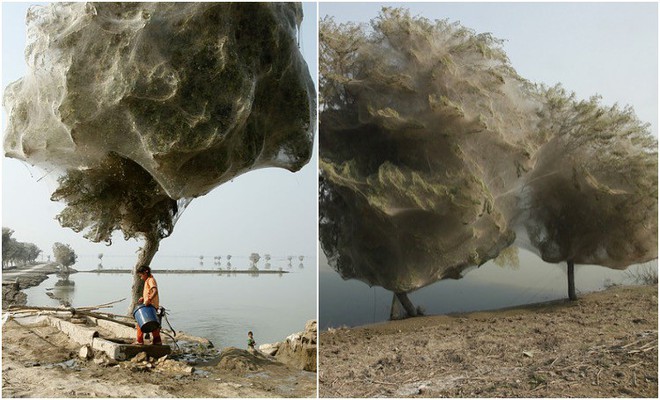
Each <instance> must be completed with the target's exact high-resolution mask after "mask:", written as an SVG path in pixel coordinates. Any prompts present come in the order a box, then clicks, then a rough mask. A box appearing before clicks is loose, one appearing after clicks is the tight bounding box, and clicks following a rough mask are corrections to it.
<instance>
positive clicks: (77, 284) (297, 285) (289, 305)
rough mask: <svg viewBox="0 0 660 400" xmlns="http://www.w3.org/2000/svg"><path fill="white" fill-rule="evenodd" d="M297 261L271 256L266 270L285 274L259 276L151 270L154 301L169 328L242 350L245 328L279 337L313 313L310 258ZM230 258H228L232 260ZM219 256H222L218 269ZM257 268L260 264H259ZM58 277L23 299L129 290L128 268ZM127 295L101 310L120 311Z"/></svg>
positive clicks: (266, 338) (117, 263)
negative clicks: (65, 281)
mask: <svg viewBox="0 0 660 400" xmlns="http://www.w3.org/2000/svg"><path fill="white" fill-rule="evenodd" d="M245 259H246V260H247V258H245ZM311 259H312V258H311V257H310V258H309V260H310V261H307V262H306V263H305V264H303V265H302V267H301V263H300V261H299V260H298V259H295V260H294V261H292V265H291V267H289V266H288V261H287V260H286V259H274V260H271V264H272V266H271V269H274V270H278V269H279V268H280V267H281V268H282V269H283V270H284V271H289V273H284V274H260V275H259V276H251V275H247V274H203V275H199V274H157V273H155V274H154V276H155V277H156V280H157V282H158V287H159V291H160V302H161V305H162V306H163V307H165V308H167V309H168V310H169V317H168V318H169V321H170V322H171V323H172V326H173V327H174V329H175V330H177V331H179V330H182V331H185V332H187V333H189V334H192V335H196V336H202V337H206V338H209V339H210V340H211V341H212V342H213V343H214V345H215V346H216V347H218V348H222V347H226V346H234V347H239V348H245V347H246V343H247V332H248V331H250V330H251V331H253V332H254V336H255V340H256V341H257V344H264V343H273V342H277V341H281V340H282V339H284V338H285V337H287V336H288V335H290V334H291V333H294V332H299V331H302V330H303V328H304V327H305V322H307V321H308V320H310V319H315V318H316V268H314V266H315V262H313V261H311ZM133 260H134V258H131V257H104V258H103V267H104V268H120V267H124V268H129V266H130V265H131V263H132V262H133ZM232 261H234V259H232ZM97 264H98V259H97V260H93V259H92V258H91V257H88V258H87V259H85V258H83V257H81V259H79V262H78V263H77V264H76V265H75V266H74V268H76V269H78V270H79V271H83V270H90V269H93V268H88V266H92V265H93V266H94V267H96V266H97ZM232 264H233V265H234V266H236V267H238V269H246V268H247V262H245V263H243V262H241V258H240V257H238V260H237V261H236V262H232ZM153 265H154V268H155V269H157V268H163V269H166V268H167V269H174V268H176V269H202V268H205V269H213V268H217V267H216V266H214V262H213V257H211V260H210V262H208V261H206V262H205V265H204V266H200V265H199V259H193V258H190V257H188V258H184V257H180V258H172V259H171V260H170V263H169V264H166V265H164V264H158V265H164V266H163V267H160V266H156V265H157V264H153ZM225 267H226V261H225V262H223V268H225ZM259 268H262V269H263V268H264V262H263V261H261V262H260V263H259ZM60 280H61V279H60V278H58V277H57V276H55V275H50V276H49V278H48V279H47V280H45V281H44V282H43V283H42V284H41V285H39V286H35V287H32V288H29V289H26V290H25V292H26V294H27V296H28V304H30V305H40V306H58V305H59V302H58V301H57V300H54V299H51V298H50V297H48V296H47V295H46V292H47V291H46V289H47V288H53V289H52V293H53V294H54V295H55V296H56V297H60V298H64V299H67V301H69V302H70V303H71V305H72V306H73V307H80V306H89V305H97V304H102V303H106V302H110V301H114V300H119V299H121V298H124V297H128V296H129V292H130V288H131V284H132V277H131V275H130V274H98V273H94V272H91V273H89V272H79V273H76V274H71V275H70V277H69V280H70V281H71V282H73V283H74V285H73V286H61V284H60V285H56V284H57V282H58V281H60ZM129 303H130V301H129V299H127V300H125V301H123V302H121V303H119V304H116V305H114V306H113V307H112V308H109V309H104V311H107V312H111V313H116V314H126V313H127V311H128V307H129Z"/></svg>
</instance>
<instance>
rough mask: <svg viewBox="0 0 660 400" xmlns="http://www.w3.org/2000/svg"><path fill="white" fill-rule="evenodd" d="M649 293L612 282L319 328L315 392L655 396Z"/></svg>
mask: <svg viewBox="0 0 660 400" xmlns="http://www.w3.org/2000/svg"><path fill="white" fill-rule="evenodd" d="M615 295H618V297H616V296H615ZM653 296H657V286H638V287H617V288H611V289H609V290H607V291H604V292H599V293H592V294H588V295H584V296H583V297H581V298H580V300H579V306H576V305H574V304H572V303H569V302H564V301H558V302H553V303H549V304H545V305H538V306H527V307H521V308H517V309H507V310H501V311H489V312H477V313H470V314H463V315H461V316H460V317H459V318H456V316H435V317H422V318H412V319H408V320H404V321H393V322H389V323H385V324H378V325H372V326H367V327H361V328H351V329H341V330H339V329H338V330H333V332H321V337H320V340H321V343H323V345H322V346H321V347H320V353H319V357H320V364H319V369H320V371H321V374H320V376H319V393H320V396H321V397H417V396H421V397H620V396H626V397H629V396H636V397H657V393H658V378H657V368H658V351H657V345H658V341H657V340H658V332H657V323H658V316H657V314H656V313H655V312H654V309H651V308H649V302H650V301H651V298H652V297H653ZM596 310H597V312H596ZM633 316H634V317H633ZM641 317H643V320H644V321H642V322H639V321H638V322H634V321H633V320H634V319H635V318H641ZM578 321H580V322H581V323H578ZM614 322H617V323H616V324H615V323H614ZM367 335H368V336H369V337H370V338H371V340H364V338H365V337H366V336H367ZM423 342H426V343H425V344H424V346H423V347H422V346H421V343H423ZM373 343H379V346H374V345H373ZM395 348H396V351H394V350H393V349H395ZM526 353H528V354H526Z"/></svg>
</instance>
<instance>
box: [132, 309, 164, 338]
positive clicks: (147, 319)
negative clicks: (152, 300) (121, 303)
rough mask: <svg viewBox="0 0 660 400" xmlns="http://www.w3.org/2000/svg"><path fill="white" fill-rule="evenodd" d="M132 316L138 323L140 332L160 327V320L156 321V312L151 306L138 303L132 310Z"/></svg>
mask: <svg viewBox="0 0 660 400" xmlns="http://www.w3.org/2000/svg"><path fill="white" fill-rule="evenodd" d="M133 317H135V320H136V321H137V323H138V326H139V327H140V329H141V330H142V332H145V333H146V332H153V331H154V330H156V329H158V328H160V321H158V314H157V313H156V309H155V308H154V307H153V306H145V305H144V304H138V306H137V307H135V310H133Z"/></svg>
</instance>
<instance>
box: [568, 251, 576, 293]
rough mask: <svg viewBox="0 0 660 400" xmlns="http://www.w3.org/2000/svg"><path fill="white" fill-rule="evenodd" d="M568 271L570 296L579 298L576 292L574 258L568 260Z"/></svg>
mask: <svg viewBox="0 0 660 400" xmlns="http://www.w3.org/2000/svg"><path fill="white" fill-rule="evenodd" d="M566 266H567V271H568V298H569V299H570V300H573V301H575V300H577V295H576V294H575V265H574V264H573V260H568V261H566Z"/></svg>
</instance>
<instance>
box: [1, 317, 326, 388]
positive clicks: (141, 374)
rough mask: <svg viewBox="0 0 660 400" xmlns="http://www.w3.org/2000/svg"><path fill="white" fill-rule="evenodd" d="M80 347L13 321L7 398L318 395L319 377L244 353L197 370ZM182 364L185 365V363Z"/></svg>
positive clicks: (7, 340)
mask: <svg viewBox="0 0 660 400" xmlns="http://www.w3.org/2000/svg"><path fill="white" fill-rule="evenodd" d="M80 347H81V346H80V345H77V344H75V343H74V342H72V341H70V340H69V338H68V336H66V335H65V334H63V333H61V332H60V331H59V330H57V329H55V328H53V327H50V326H48V327H46V326H28V325H26V324H19V323H18V322H16V321H15V320H12V319H9V320H8V321H6V322H5V323H4V324H3V327H2V396H3V397H56V398H61V397H141V398H159V397H161V398H165V397H198V398H215V397H316V374H314V373H310V372H305V371H299V370H295V369H292V368H290V367H287V366H285V365H283V364H281V363H278V362H274V361H270V360H268V359H267V358H265V357H258V356H255V355H252V354H250V353H248V352H247V351H244V350H239V349H226V350H223V353H222V354H223V357H222V359H217V360H216V361H215V362H206V363H203V365H201V364H200V363H197V365H196V366H195V367H194V372H192V373H190V371H185V370H182V369H181V368H179V369H172V368H166V367H164V366H163V367H161V366H158V365H156V366H153V367H150V368H147V367H145V366H144V365H143V364H145V362H143V363H141V364H138V363H136V362H134V361H123V362H119V363H116V362H107V361H108V360H107V358H106V359H105V362H100V361H103V357H99V355H97V357H96V359H94V358H93V359H90V360H82V359H80V358H79V357H78V354H79V350H80ZM177 364H178V365H181V364H183V365H185V363H183V362H182V361H179V362H177Z"/></svg>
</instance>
